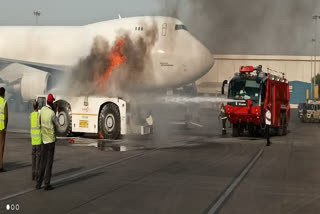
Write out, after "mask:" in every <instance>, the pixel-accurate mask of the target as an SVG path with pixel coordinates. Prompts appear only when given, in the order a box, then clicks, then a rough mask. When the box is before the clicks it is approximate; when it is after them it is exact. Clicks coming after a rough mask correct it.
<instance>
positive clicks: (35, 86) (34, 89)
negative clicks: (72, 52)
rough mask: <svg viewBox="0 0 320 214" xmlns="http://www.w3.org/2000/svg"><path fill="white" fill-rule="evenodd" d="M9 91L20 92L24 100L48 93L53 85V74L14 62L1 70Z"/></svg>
mask: <svg viewBox="0 0 320 214" xmlns="http://www.w3.org/2000/svg"><path fill="white" fill-rule="evenodd" d="M1 74H2V75H1V77H2V78H3V79H4V81H5V83H6V86H5V87H6V88H7V89H8V92H9V93H13V94H20V95H21V98H22V100H23V101H29V100H32V99H35V98H36V96H37V95H43V94H46V93H47V91H48V90H50V89H51V87H52V77H51V74H50V73H48V72H45V71H42V70H39V69H36V68H32V67H30V66H26V65H22V64H18V63H13V64H11V65H9V66H7V67H6V68H5V69H3V70H2V71H1Z"/></svg>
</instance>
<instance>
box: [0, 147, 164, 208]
mask: <svg viewBox="0 0 320 214" xmlns="http://www.w3.org/2000/svg"><path fill="white" fill-rule="evenodd" d="M155 150H158V149H153V150H151V151H149V152H142V153H139V154H136V155H132V156H129V157H126V158H122V159H119V160H116V161H112V162H110V163H107V164H104V165H101V166H98V167H95V168H92V169H88V170H85V171H82V172H79V173H75V174H72V175H69V176H67V177H64V178H60V179H56V180H53V181H52V182H51V184H52V185H54V184H58V183H61V182H63V181H67V180H72V179H74V178H78V177H81V176H83V175H85V174H88V173H90V172H93V171H96V170H100V169H103V168H107V167H109V166H112V165H115V164H118V163H121V162H124V161H127V160H129V159H133V158H136V157H139V156H143V155H144V154H146V153H150V152H153V151H155ZM35 190H36V189H35V188H30V189H26V190H23V191H21V192H17V193H14V194H11V195H7V196H5V197H2V198H0V202H2V201H6V200H9V199H12V198H15V197H17V196H20V195H24V194H26V193H29V192H32V191H35Z"/></svg>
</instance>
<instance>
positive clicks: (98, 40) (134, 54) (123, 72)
mask: <svg viewBox="0 0 320 214" xmlns="http://www.w3.org/2000/svg"><path fill="white" fill-rule="evenodd" d="M141 25H142V26H145V27H144V29H145V30H144V31H143V32H141V34H140V35H139V36H133V35H132V33H130V32H128V31H126V30H120V31H119V33H118V36H117V38H116V40H115V41H114V42H113V43H110V42H109V41H108V39H107V38H104V37H102V36H96V37H95V38H94V41H93V44H92V47H91V51H90V54H89V55H88V56H87V57H85V58H82V59H80V60H79V62H78V63H77V65H75V66H74V67H73V69H72V74H71V76H70V78H69V81H68V86H67V90H66V91H67V92H69V93H70V94H72V95H90V94H102V95H108V96H111V95H114V94H115V95H117V96H121V93H128V91H130V90H134V89H135V88H138V87H139V85H140V84H143V81H145V79H144V76H145V72H148V70H150V69H149V67H148V66H151V65H152V58H151V50H152V48H153V47H154V45H155V43H156V41H157V40H158V26H157V25H156V23H155V22H154V23H153V24H152V25H151V26H148V25H147V24H144V23H141ZM120 39H122V40H123V41H124V46H123V49H122V51H123V53H122V54H123V55H124V56H125V58H126V60H125V62H124V63H123V64H121V65H120V66H119V67H117V68H116V69H115V70H114V71H113V72H112V74H111V76H110V78H109V79H108V81H107V82H105V84H104V85H105V87H104V88H103V91H100V89H99V88H98V85H97V82H98V79H99V77H100V76H102V75H103V74H104V73H105V72H106V70H107V68H108V67H109V66H110V57H109V56H110V53H111V50H112V48H113V47H114V46H115V44H116V42H117V41H118V40H120Z"/></svg>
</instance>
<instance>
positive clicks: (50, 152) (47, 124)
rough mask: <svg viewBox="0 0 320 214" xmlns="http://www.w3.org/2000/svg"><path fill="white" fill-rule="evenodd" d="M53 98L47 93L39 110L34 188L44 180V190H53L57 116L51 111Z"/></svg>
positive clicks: (38, 186) (39, 185) (39, 186)
mask: <svg viewBox="0 0 320 214" xmlns="http://www.w3.org/2000/svg"><path fill="white" fill-rule="evenodd" d="M54 100H55V98H54V97H53V95H52V94H48V97H47V105H46V106H44V107H42V109H41V112H40V125H41V137H42V144H41V157H40V159H41V161H40V171H39V176H38V179H37V185H36V189H40V188H41V185H42V182H43V180H44V185H45V186H44V190H45V191H48V190H53V189H54V188H53V187H52V186H51V185H50V181H51V173H52V165H53V158H54V150H55V142H56V131H55V130H56V127H57V126H58V122H57V118H56V116H55V113H54V111H53V101H54Z"/></svg>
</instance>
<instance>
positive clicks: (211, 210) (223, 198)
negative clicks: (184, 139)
mask: <svg viewBox="0 0 320 214" xmlns="http://www.w3.org/2000/svg"><path fill="white" fill-rule="evenodd" d="M263 151H264V147H262V148H261V149H260V151H259V152H258V153H257V154H256V156H255V157H254V158H253V159H252V160H251V161H250V162H249V163H248V165H247V167H246V168H245V169H244V170H242V172H241V173H240V175H239V176H238V177H237V178H236V179H235V180H234V181H233V182H232V183H231V185H230V186H229V187H228V188H227V189H226V190H225V191H224V193H223V194H222V195H221V196H220V197H219V199H218V200H217V201H216V202H215V203H214V204H213V205H212V206H211V207H210V208H209V209H208V212H206V213H207V214H215V213H217V211H218V210H219V209H220V208H221V205H222V204H223V203H224V202H225V201H226V200H227V198H228V197H229V196H230V194H231V193H232V192H233V190H235V188H237V186H238V185H239V184H240V182H241V181H242V179H243V178H244V177H245V176H246V175H247V173H248V172H249V171H250V169H251V168H252V167H253V165H254V164H255V163H256V162H257V160H258V159H259V158H260V157H261V155H262V153H263Z"/></svg>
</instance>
